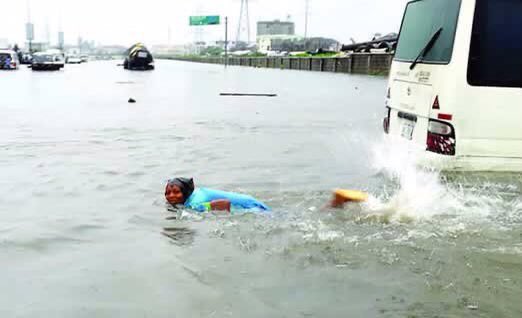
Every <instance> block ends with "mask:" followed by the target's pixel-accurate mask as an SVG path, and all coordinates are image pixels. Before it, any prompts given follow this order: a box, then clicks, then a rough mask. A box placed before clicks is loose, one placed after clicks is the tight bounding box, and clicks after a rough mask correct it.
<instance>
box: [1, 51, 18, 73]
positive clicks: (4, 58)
mask: <svg viewBox="0 0 522 318" xmlns="http://www.w3.org/2000/svg"><path fill="white" fill-rule="evenodd" d="M18 65H20V61H18V54H16V52H15V51H12V50H0V69H4V70H16V69H18Z"/></svg>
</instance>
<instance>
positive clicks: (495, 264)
mask: <svg viewBox="0 0 522 318" xmlns="http://www.w3.org/2000/svg"><path fill="white" fill-rule="evenodd" d="M116 64H117V63H116V62H92V63H88V64H82V65H67V66H66V68H65V70H63V71H60V72H50V73H44V72H42V73H36V72H35V73H33V72H31V71H30V70H29V69H25V68H23V69H20V70H19V71H15V72H2V73H1V74H0V88H1V97H0V98H1V99H0V114H1V116H0V136H1V137H0V151H1V156H0V176H2V178H1V179H0V194H1V195H0V216H1V218H2V222H1V223H0V263H1V264H2V269H3V270H2V273H1V274H0V280H1V281H2V284H1V285H0V292H1V293H2V294H3V295H4V297H1V298H0V314H1V316H2V317H114V316H122V317H520V316H522V304H521V303H520V296H521V295H522V200H521V193H522V176H521V175H519V174H473V175H470V174H451V175H448V174H441V173H438V172H430V171H421V170H419V169H416V168H415V167H414V166H413V165H412V164H410V163H409V162H410V159H411V158H409V157H408V156H406V155H405V153H406V151H403V148H402V147H401V145H398V144H396V143H395V142H394V141H389V140H385V139H384V137H383V136H382V128H381V119H382V116H383V115H384V107H383V104H384V95H385V91H386V79H385V78H381V77H369V76H354V75H341V74H339V75H338V74H327V73H313V72H298V71H281V70H270V69H253V68H240V67H230V68H229V69H228V70H226V71H225V70H224V69H223V68H222V67H221V66H217V65H205V64H190V63H182V62H174V61H159V62H158V63H157V69H156V70H155V71H153V72H128V71H124V70H123V69H122V68H121V67H117V66H116ZM223 92H227V93H267V94H269V93H275V94H277V95H278V96H277V97H273V98H266V97H223V96H219V94H220V93H223ZM131 97H132V98H134V99H135V100H136V101H137V103H135V104H129V103H127V100H128V99H129V98H131ZM174 176H187V177H189V176H191V177H194V178H195V181H196V184H198V185H204V186H208V187H212V188H220V189H224V190H230V191H238V192H245V193H249V194H252V195H254V196H256V197H258V198H259V199H261V200H263V201H264V202H265V203H267V204H268V205H270V206H271V207H272V208H273V210H274V211H273V213H271V214H270V215H235V216H223V215H217V216H216V215H202V216H201V215H192V214H189V213H174V212H172V211H169V210H168V208H167V206H166V205H165V202H164V198H163V191H164V185H165V182H166V180H167V179H169V178H171V177H174ZM336 187H342V188H354V189H362V190H367V191H369V192H370V193H371V194H372V199H371V200H370V202H369V203H368V204H364V205H362V206H351V207H348V208H347V209H345V210H343V211H331V210H328V209H324V208H323V207H324V205H325V203H326V202H327V201H328V199H329V196H330V193H331V189H333V188H336Z"/></svg>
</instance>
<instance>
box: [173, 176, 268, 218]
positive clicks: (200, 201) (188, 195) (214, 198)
mask: <svg viewBox="0 0 522 318" xmlns="http://www.w3.org/2000/svg"><path fill="white" fill-rule="evenodd" d="M165 199H166V200H167V202H168V203H170V204H171V205H173V206H177V207H185V208H188V209H192V210H195V211H197V212H208V211H227V212H233V211H238V210H251V211H256V212H265V211H270V208H269V207H268V206H266V205H265V204H264V203H262V202H260V201H258V200H257V199H255V198H253V197H251V196H249V195H244V194H239V193H234V192H225V191H220V190H214V189H209V188H203V187H198V188H196V187H195V185H194V180H193V179H187V178H175V179H171V180H169V181H168V182H167V185H166V187H165Z"/></svg>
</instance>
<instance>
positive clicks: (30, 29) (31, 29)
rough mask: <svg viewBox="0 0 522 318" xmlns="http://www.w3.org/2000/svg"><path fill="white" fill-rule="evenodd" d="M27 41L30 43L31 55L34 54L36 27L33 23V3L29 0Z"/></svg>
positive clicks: (26, 25)
mask: <svg viewBox="0 0 522 318" xmlns="http://www.w3.org/2000/svg"><path fill="white" fill-rule="evenodd" d="M25 39H26V40H27V42H28V43H29V54H31V53H33V46H32V42H33V40H34V25H33V24H32V23H31V3H30V1H29V0H27V23H26V24H25Z"/></svg>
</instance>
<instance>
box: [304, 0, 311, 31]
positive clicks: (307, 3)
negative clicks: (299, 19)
mask: <svg viewBox="0 0 522 318" xmlns="http://www.w3.org/2000/svg"><path fill="white" fill-rule="evenodd" d="M309 15H310V0H305V33H304V37H305V39H307V38H308V16H309Z"/></svg>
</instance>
